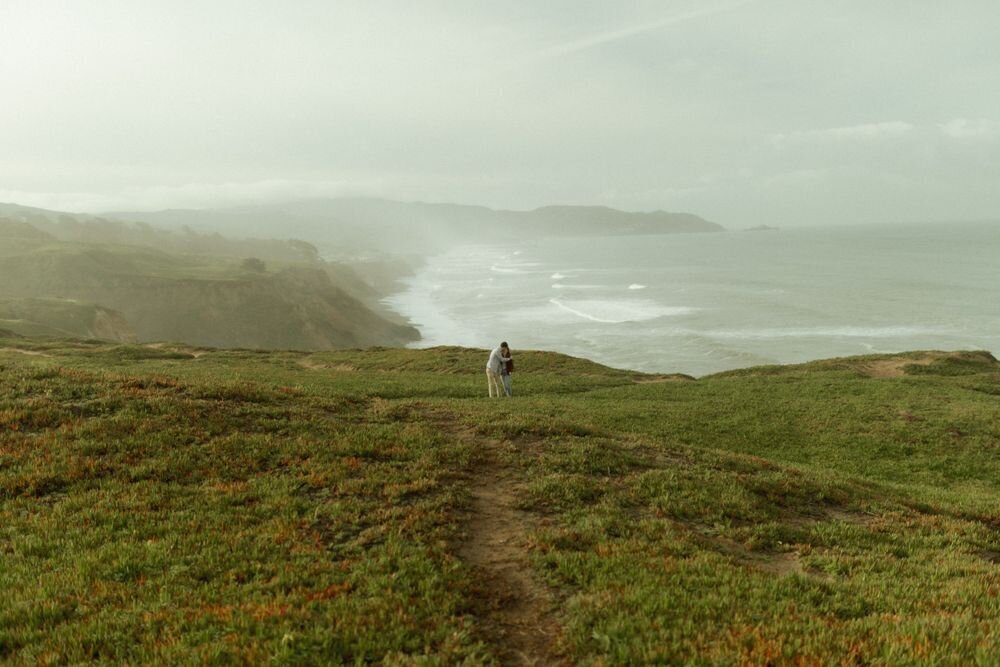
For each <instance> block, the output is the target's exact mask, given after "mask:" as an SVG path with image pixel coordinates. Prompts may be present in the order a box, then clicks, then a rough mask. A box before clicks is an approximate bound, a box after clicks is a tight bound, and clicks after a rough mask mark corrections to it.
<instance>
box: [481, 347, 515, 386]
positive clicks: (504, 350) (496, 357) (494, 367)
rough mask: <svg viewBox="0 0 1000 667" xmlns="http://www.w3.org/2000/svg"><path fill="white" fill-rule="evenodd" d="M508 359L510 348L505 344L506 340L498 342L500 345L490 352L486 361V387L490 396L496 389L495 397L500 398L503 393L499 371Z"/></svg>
mask: <svg viewBox="0 0 1000 667" xmlns="http://www.w3.org/2000/svg"><path fill="white" fill-rule="evenodd" d="M509 360H510V348H509V347H508V346H507V342H506V341H504V342H503V343H500V347H498V348H497V349H495V350H493V351H492V352H490V358H489V360H488V361H487V362H486V388H487V390H488V391H489V393H490V398H493V397H494V393H493V392H494V390H495V391H496V394H495V397H496V398H500V397H501V396H503V394H504V393H505V392H504V391H503V389H502V387H503V384H502V381H501V379H500V371H501V369H503V366H504V364H505V363H507V362H508V361H509Z"/></svg>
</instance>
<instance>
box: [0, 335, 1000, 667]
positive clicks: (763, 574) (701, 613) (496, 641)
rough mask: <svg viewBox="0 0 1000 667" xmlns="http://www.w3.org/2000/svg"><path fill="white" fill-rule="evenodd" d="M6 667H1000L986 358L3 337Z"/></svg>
mask: <svg viewBox="0 0 1000 667" xmlns="http://www.w3.org/2000/svg"><path fill="white" fill-rule="evenodd" d="M0 348H2V349H0V591H2V592H3V595H2V596H0V660H2V661H5V662H10V663H12V664H65V663H72V664H78V663H82V662H90V661H98V662H104V663H131V664H146V663H170V664H195V663H196V664H202V663H208V664H244V663H251V664H256V663H263V662H274V663H278V664H295V665H299V664H373V663H375V664H391V665H409V664H419V665H435V664H443V665H452V664H465V665H478V664H491V663H500V664H564V663H565V664H590V665H611V664H704V665H743V664H747V665H783V664H788V665H836V664H843V665H867V664H871V665H882V664H892V665H895V664H900V665H913V664H941V665H967V664H983V665H988V664H1000V630H998V628H1000V564H998V563H1000V364H998V363H997V361H996V360H995V359H993V357H992V356H990V355H989V354H986V353H971V352H970V353H955V354H943V353H911V354H909V355H897V356H891V357H861V358H852V359H837V360H829V361H822V362H815V363H811V364H806V365H800V366H787V367H766V368H757V369H749V370H742V371H736V372H731V373H724V374H720V375H716V376H711V377H707V378H702V379H699V380H691V379H686V378H684V377H680V376H677V377H673V376H663V377H660V376H647V375H641V374H638V373H632V372H628V371H620V370H614V369H609V368H605V367H602V366H599V365H596V364H593V363H590V362H587V361H584V360H580V359H573V358H570V357H565V356H561V355H557V354H551V353H530V352H525V353H520V354H518V355H517V363H518V366H517V367H518V371H519V372H518V374H517V376H516V377H515V392H516V395H515V397H514V398H513V399H512V400H489V399H487V398H486V381H485V377H484V373H483V371H482V367H483V365H484V363H485V353H484V352H482V351H476V350H464V349H458V348H438V349H434V350H427V351H408V350H393V349H373V350H369V351H364V352H357V351H353V352H329V353H316V354H305V353H292V352H257V351H223V350H206V349H193V348H186V347H180V346H159V347H139V346H114V345H110V344H107V343H97V342H83V341H41V340H33V339H24V338H0Z"/></svg>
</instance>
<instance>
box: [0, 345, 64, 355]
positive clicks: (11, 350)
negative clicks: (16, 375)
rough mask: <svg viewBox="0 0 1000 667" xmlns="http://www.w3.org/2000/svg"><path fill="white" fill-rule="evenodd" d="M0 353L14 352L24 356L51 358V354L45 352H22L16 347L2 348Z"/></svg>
mask: <svg viewBox="0 0 1000 667" xmlns="http://www.w3.org/2000/svg"><path fill="white" fill-rule="evenodd" d="M0 352H14V353H15V354H24V355H27V356H29V357H51V356H52V355H51V354H45V353H44V352H38V351H36V350H22V349H20V348H16V347H0Z"/></svg>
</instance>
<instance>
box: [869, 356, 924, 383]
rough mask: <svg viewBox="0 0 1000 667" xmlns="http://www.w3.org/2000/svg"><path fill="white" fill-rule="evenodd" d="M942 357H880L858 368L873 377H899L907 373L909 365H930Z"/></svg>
mask: <svg viewBox="0 0 1000 667" xmlns="http://www.w3.org/2000/svg"><path fill="white" fill-rule="evenodd" d="M940 358H941V356H940V355H927V356H925V357H912V358H906V357H900V358H892V359H878V360H875V361H868V362H865V363H863V364H861V365H860V366H858V370H859V371H861V372H862V373H864V374H865V375H867V376H868V377H871V378H898V377H903V376H904V375H906V367H907V366H911V365H913V366H928V365H930V364H932V363H934V362H935V361H937V360H938V359H940Z"/></svg>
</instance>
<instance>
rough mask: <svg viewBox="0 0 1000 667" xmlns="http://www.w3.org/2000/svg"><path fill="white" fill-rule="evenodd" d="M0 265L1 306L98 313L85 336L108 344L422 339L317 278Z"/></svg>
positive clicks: (315, 346) (86, 258)
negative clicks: (10, 301) (33, 301)
mask: <svg viewBox="0 0 1000 667" xmlns="http://www.w3.org/2000/svg"><path fill="white" fill-rule="evenodd" d="M2 265H3V266H2V267H0V273H2V274H3V275H2V278H3V280H2V281H0V297H7V298H19V299H23V298H28V297H37V296H46V297H58V298H61V299H64V300H66V299H70V300H75V301H78V302H88V303H94V304H101V306H103V309H98V310H97V311H95V312H96V314H95V316H94V318H93V322H92V324H91V331H92V332H93V333H92V334H89V335H94V336H95V337H100V338H106V339H109V340H135V339H138V340H140V341H152V340H171V341H177V342H184V343H190V344H193V345H204V346H216V347H245V348H289V349H302V350H322V349H332V348H344V347H369V346H373V345H386V346H399V345H405V344H406V343H409V342H412V341H414V340H418V339H419V333H418V332H417V330H416V329H415V328H413V327H410V326H406V325H401V324H397V323H393V322H390V321H388V320H387V319H385V318H383V317H381V316H379V315H378V314H376V313H374V312H373V311H372V310H370V309H369V308H367V307H366V306H365V305H364V304H362V303H361V302H360V301H358V300H357V299H355V298H353V297H352V296H350V295H349V294H347V293H346V292H345V291H343V290H341V289H339V288H338V287H337V286H335V285H334V284H333V283H332V281H331V280H330V277H329V275H327V273H326V272H324V271H323V270H321V269H308V268H296V269H286V270H284V271H280V272H278V273H273V274H262V275H259V276H245V277H240V278H234V279H224V278H220V279H212V278H190V277H189V278H174V277H164V276H158V275H149V274H135V273H130V272H128V271H127V270H126V267H125V266H124V265H113V264H111V263H109V262H103V261H101V257H100V255H94V254H87V253H84V254H80V253H75V254H74V253H66V254H62V253H47V254H44V255H40V256H18V257H12V258H4V259H3V261H2ZM115 311H117V312H115ZM126 332H128V333H126ZM132 332H134V337H130V336H131V334H132ZM74 335H81V334H79V333H77V334H74Z"/></svg>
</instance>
